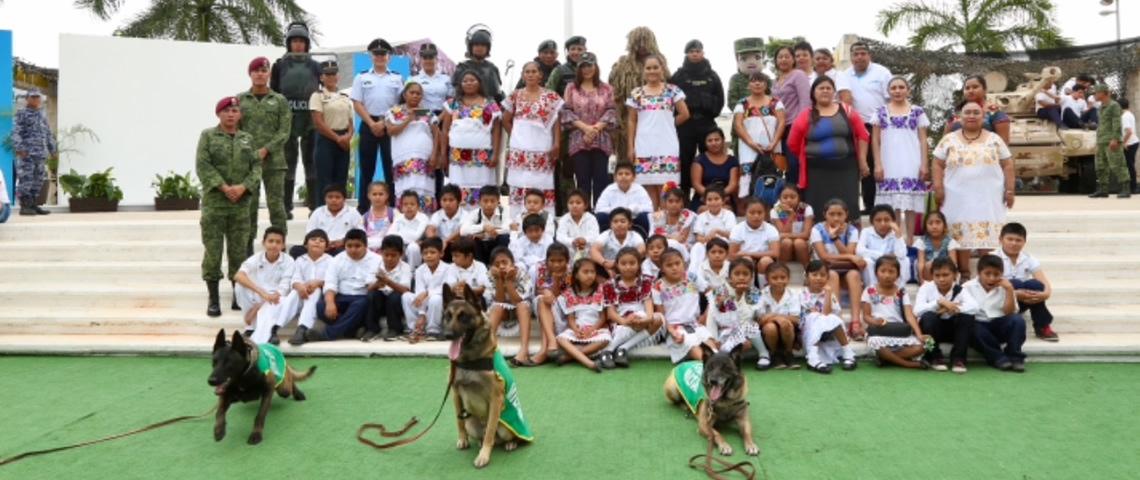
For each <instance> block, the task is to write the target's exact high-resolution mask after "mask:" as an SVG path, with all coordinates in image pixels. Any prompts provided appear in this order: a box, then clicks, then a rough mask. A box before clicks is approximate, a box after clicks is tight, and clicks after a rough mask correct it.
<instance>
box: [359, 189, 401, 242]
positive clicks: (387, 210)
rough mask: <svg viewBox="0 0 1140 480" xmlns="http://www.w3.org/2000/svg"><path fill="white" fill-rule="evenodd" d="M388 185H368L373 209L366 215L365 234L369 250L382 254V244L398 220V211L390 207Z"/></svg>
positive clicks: (369, 201)
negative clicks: (389, 229) (393, 222)
mask: <svg viewBox="0 0 1140 480" xmlns="http://www.w3.org/2000/svg"><path fill="white" fill-rule="evenodd" d="M388 193H389V192H388V184H387V183H384V182H372V183H369V184H368V203H370V204H371V205H372V208H369V209H368V212H366V213H365V214H364V233H366V234H368V249H369V250H372V251H373V252H376V253H380V244H381V243H382V242H383V241H384V236H385V235H387V234H388V228H389V227H391V226H392V220H394V219H395V218H396V209H394V208H392V207H389V206H388Z"/></svg>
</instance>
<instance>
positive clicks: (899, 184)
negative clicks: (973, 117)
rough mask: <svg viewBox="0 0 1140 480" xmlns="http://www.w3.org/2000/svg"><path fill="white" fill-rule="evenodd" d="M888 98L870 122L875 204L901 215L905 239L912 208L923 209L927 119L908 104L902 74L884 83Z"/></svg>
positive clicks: (909, 235)
mask: <svg viewBox="0 0 1140 480" xmlns="http://www.w3.org/2000/svg"><path fill="white" fill-rule="evenodd" d="M887 90H888V91H889V92H890V95H891V101H890V102H889V103H887V104H886V105H883V106H881V107H879V109H878V111H877V112H876V113H875V119H874V121H873V122H872V124H873V129H872V133H871V148H872V149H873V151H874V157H875V158H878V159H881V161H879V162H876V163H875V180H876V181H877V182H879V185H878V188H877V189H876V193H875V204H876V205H882V204H885V205H890V206H891V207H893V208H894V209H895V211H896V212H897V214H898V216H899V218H901V219H902V228H903V230H906V238H907V243H908V244H909V243H910V242H911V241H912V240H913V238H914V230H915V227H917V225H914V222H915V221H916V219H917V216H916V215H915V212H921V211H924V210H925V209H926V192H927V190H928V189H927V187H926V180H928V179H929V178H930V171H929V170H928V169H927V168H926V164H927V160H926V156H927V147H926V128H927V127H929V126H930V120H929V119H927V118H926V112H925V111H923V109H922V107H920V106H918V105H911V104H910V101H908V100H907V98H908V97H909V96H910V85H909V84H907V82H906V79H905V78H903V77H894V78H892V79H891V81H890V83H888V84H887Z"/></svg>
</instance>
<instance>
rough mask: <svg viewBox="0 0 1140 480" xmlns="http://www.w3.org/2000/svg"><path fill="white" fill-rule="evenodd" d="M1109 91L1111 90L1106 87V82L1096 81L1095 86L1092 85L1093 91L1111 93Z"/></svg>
mask: <svg viewBox="0 0 1140 480" xmlns="http://www.w3.org/2000/svg"><path fill="white" fill-rule="evenodd" d="M1111 92H1112V89H1111V88H1108V84H1106V83H1098V84H1096V86H1095V87H1093V93H1111Z"/></svg>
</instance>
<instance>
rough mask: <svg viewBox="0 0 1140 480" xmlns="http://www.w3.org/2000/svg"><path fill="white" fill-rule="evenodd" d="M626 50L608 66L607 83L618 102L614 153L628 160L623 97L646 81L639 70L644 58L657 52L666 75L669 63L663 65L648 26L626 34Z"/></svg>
mask: <svg viewBox="0 0 1140 480" xmlns="http://www.w3.org/2000/svg"><path fill="white" fill-rule="evenodd" d="M625 49H626V53H625V55H622V56H621V58H618V61H617V62H614V66H613V68H612V69H610V81H609V84H610V86H611V87H613V89H614V104H615V105H616V106H617V115H618V128H616V129H614V132H613V142H614V154H615V155H617V159H618V161H623V160H628V159H629V152H628V150H627V149H626V141H627V140H626V135H627V133H626V131H625V128H626V121H625V120H626V118H627V115H628V113H627V109H626V106H625V100H626V99H627V98H628V97H629V93H630V92H631V91H633V89H635V88H637V87H640V86H642V85H644V84H645V81H644V80H643V79H642V70H644V69H645V58H646V57H648V56H650V55H657V56H659V57H660V58H661V63H662V65H661V69H662V74H663V75H665V76H666V77H668V76H669V66H668V65H665V56H664V55H661V50H659V49H658V48H657V36H656V35H654V34H653V30H650V29H649V27H636V28H634V29H633V30H630V31H629V34H628V35H626V47H625Z"/></svg>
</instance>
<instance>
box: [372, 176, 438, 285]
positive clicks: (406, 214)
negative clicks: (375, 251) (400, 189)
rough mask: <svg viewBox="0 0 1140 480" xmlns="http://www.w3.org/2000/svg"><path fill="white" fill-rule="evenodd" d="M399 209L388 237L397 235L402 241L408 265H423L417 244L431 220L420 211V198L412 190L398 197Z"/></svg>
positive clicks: (389, 229) (389, 228) (413, 266)
mask: <svg viewBox="0 0 1140 480" xmlns="http://www.w3.org/2000/svg"><path fill="white" fill-rule="evenodd" d="M400 209H401V210H400V211H401V215H398V216H397V217H396V219H395V220H393V221H392V226H391V227H388V235H398V236H400V238H402V239H404V247H405V250H404V259H405V260H407V261H408V265H411V266H412V268H416V267H418V266H420V264H421V263H423V260H422V259H421V258H420V244H419V243H418V242H419V241H420V238H423V236H424V232H425V231H427V227H428V224H429V223H431V220H430V219H428V216H427V215H425V214H424V213H423V212H421V211H420V196H419V195H417V194H416V192H415V191H413V190H406V191H404V193H403V194H402V195H400ZM381 248H383V247H381Z"/></svg>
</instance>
